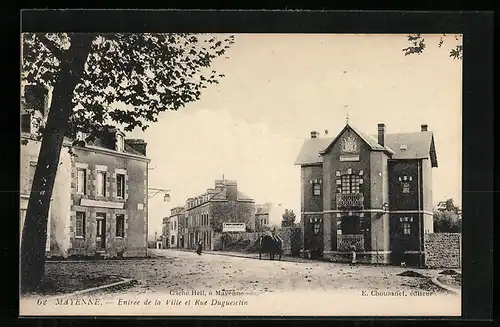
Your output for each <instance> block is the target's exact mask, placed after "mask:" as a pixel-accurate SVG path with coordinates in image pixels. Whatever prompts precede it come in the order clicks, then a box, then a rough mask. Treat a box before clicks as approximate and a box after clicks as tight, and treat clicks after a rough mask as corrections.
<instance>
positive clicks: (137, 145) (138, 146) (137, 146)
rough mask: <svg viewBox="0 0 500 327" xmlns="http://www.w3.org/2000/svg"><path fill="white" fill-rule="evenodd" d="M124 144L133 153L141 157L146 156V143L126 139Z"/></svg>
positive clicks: (139, 140)
mask: <svg viewBox="0 0 500 327" xmlns="http://www.w3.org/2000/svg"><path fill="white" fill-rule="evenodd" d="M125 144H126V145H128V146H130V147H131V148H132V149H134V150H135V151H137V152H139V153H141V154H142V155H144V156H145V155H146V145H147V143H146V142H145V141H144V140H141V139H126V140H125Z"/></svg>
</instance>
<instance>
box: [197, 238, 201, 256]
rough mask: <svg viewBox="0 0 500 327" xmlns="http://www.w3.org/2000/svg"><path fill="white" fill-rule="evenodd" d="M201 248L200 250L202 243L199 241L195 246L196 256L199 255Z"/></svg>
mask: <svg viewBox="0 0 500 327" xmlns="http://www.w3.org/2000/svg"><path fill="white" fill-rule="evenodd" d="M201 248H202V243H201V241H198V244H197V245H196V253H198V255H201Z"/></svg>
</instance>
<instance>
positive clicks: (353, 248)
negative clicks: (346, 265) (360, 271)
mask: <svg viewBox="0 0 500 327" xmlns="http://www.w3.org/2000/svg"><path fill="white" fill-rule="evenodd" d="M351 251H352V261H351V263H352V264H355V263H356V247H355V246H354V245H351Z"/></svg>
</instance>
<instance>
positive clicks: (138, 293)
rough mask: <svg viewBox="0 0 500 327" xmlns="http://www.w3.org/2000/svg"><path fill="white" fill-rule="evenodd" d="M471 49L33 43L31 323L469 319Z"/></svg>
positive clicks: (269, 38)
mask: <svg viewBox="0 0 500 327" xmlns="http://www.w3.org/2000/svg"><path fill="white" fill-rule="evenodd" d="M462 41H463V36H462V35H461V34H446V33H441V34H294V33H289V34H284V33H283V34H265V33H259V34H251V33H250V34H242V33H232V34H210V33H199V34H197V33H194V34H191V33H72V32H71V33H70V32H68V33H45V32H44V33H31V32H30V33H23V34H22V35H21V51H22V60H21V61H22V62H21V64H22V67H21V98H20V108H21V112H20V121H21V125H20V126H21V131H20V133H21V144H20V147H19V149H20V165H21V166H20V199H19V200H20V219H19V223H20V231H21V233H20V235H19V247H20V261H19V269H20V274H19V275H20V285H19V290H20V307H19V309H20V312H19V314H20V316H282V317H283V316H450V317H453V316H454V317H458V316H461V314H462V302H461V301H462V300H461V294H462V257H463V255H462V46H463V44H462Z"/></svg>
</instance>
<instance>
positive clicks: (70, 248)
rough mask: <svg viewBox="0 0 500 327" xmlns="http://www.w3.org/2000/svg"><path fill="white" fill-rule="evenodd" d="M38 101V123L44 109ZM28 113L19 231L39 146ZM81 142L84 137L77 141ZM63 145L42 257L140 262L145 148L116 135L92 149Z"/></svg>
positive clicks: (145, 215) (110, 133)
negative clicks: (118, 258) (128, 258)
mask: <svg viewBox="0 0 500 327" xmlns="http://www.w3.org/2000/svg"><path fill="white" fill-rule="evenodd" d="M37 94H41V95H42V96H43V99H41V100H40V99H36V101H35V100H34V101H27V102H28V103H27V105H28V106H29V105H33V106H35V107H36V106H40V104H43V108H42V109H40V110H38V109H37V110H36V111H39V112H41V113H42V116H41V118H42V119H41V121H42V124H43V120H44V119H45V118H46V115H47V111H48V108H49V105H48V103H49V101H47V97H48V95H47V92H45V93H43V92H41V93H37ZM33 119H34V117H33V113H32V112H26V113H24V112H23V109H22V131H21V132H22V135H21V138H22V139H23V140H27V141H28V144H27V145H21V172H20V179H21V226H23V222H24V216H25V214H26V208H27V202H28V199H29V192H30V189H31V184H32V182H33V176H34V172H35V168H36V163H37V160H38V159H37V158H38V153H39V151H40V142H39V141H36V140H35V139H34V137H33V134H34V133H35V132H36V131H35V129H36V128H37V126H33V123H32V121H33ZM80 137H84V135H80ZM71 143H72V141H71V140H69V139H65V141H64V146H63V149H62V151H61V158H60V165H59V167H58V170H57V175H56V181H55V185H54V191H53V201H52V203H51V208H50V215H49V223H48V233H47V235H49V237H47V250H48V252H47V254H48V255H49V256H64V257H65V256H72V255H86V256H94V255H99V256H103V257H114V256H144V255H146V251H147V238H146V235H147V222H148V212H147V207H148V164H149V161H150V160H149V159H148V158H147V157H146V143H145V142H144V141H143V140H128V139H125V135H124V134H123V133H122V132H120V131H118V130H106V131H103V136H102V137H100V138H99V139H98V140H96V141H95V142H92V144H90V143H88V144H85V146H73V147H72V151H73V153H74V155H70V153H69V151H68V150H69V147H70V146H71Z"/></svg>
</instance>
